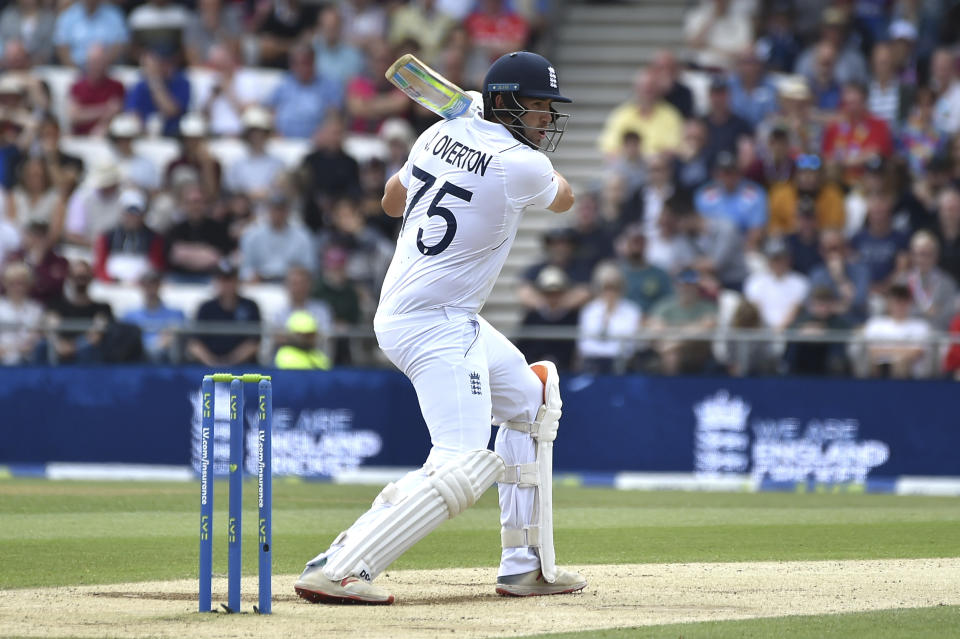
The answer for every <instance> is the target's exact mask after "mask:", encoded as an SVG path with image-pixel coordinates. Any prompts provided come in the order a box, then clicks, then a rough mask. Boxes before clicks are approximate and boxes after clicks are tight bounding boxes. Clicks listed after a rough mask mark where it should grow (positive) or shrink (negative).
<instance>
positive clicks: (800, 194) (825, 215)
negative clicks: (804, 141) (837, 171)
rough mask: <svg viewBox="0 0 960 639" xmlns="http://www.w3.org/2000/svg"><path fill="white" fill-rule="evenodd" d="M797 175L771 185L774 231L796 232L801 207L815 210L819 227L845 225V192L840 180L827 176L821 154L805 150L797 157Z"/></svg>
mask: <svg viewBox="0 0 960 639" xmlns="http://www.w3.org/2000/svg"><path fill="white" fill-rule="evenodd" d="M795 166H796V172H795V173H794V176H793V179H792V180H789V181H785V182H777V183H776V184H774V185H773V186H771V187H770V223H769V225H768V227H767V230H768V231H769V232H770V233H772V234H777V235H782V234H787V233H792V232H794V231H795V230H796V228H797V217H798V215H799V212H800V211H812V212H813V214H814V217H815V219H816V226H817V228H819V229H830V228H832V229H842V228H843V227H844V195H843V191H842V190H841V189H840V187H839V186H837V185H836V184H834V183H832V182H829V181H827V180H826V178H825V175H824V172H823V165H822V163H821V161H820V157H819V156H817V155H814V154H812V153H805V154H803V155H800V156H798V157H797V159H796V162H795Z"/></svg>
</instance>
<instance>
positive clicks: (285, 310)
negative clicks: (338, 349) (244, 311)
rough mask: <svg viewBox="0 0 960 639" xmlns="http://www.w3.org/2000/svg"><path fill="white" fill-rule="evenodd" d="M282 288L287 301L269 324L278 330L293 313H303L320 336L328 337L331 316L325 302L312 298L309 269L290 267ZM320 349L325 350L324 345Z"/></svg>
mask: <svg viewBox="0 0 960 639" xmlns="http://www.w3.org/2000/svg"><path fill="white" fill-rule="evenodd" d="M284 286H285V287H286V290H287V301H286V303H285V304H284V305H283V306H281V307H280V308H278V309H276V310H275V311H274V312H273V315H272V316H271V317H270V324H271V325H273V326H274V327H275V328H280V327H282V326H284V325H285V324H286V323H287V320H288V319H289V318H290V317H291V315H293V314H294V313H298V312H305V313H307V314H309V315H310V316H311V317H312V318H313V321H314V322H316V325H317V327H318V330H319V331H320V334H321V335H323V336H326V335H329V334H330V332H331V330H333V314H332V313H331V311H330V307H329V306H328V305H327V303H326V302H322V301H320V300H318V299H315V298H314V297H312V292H313V274H312V273H311V272H310V269H308V268H306V267H303V266H299V265H296V266H291V267H290V270H288V271H287V277H286V279H285V280H284ZM321 347H324V348H323V350H326V348H325V344H323V343H321Z"/></svg>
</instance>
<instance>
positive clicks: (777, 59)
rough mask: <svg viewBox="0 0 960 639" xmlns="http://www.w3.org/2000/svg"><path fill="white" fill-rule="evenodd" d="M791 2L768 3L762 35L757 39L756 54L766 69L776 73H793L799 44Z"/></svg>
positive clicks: (777, 1) (784, 0) (780, 0)
mask: <svg viewBox="0 0 960 639" xmlns="http://www.w3.org/2000/svg"><path fill="white" fill-rule="evenodd" d="M794 18H795V16H794V7H793V3H792V2H791V0H775V1H774V2H771V3H768V8H767V11H766V12H765V19H764V20H765V21H764V25H763V33H762V34H760V37H759V38H758V39H757V52H758V53H759V54H760V56H761V57H762V58H763V59H764V60H765V61H766V66H767V69H769V70H770V71H774V72H778V73H790V72H792V71H793V67H794V64H795V62H796V60H797V56H799V55H800V43H799V40H798V38H797V33H798V29H797V25H796V23H795V21H794Z"/></svg>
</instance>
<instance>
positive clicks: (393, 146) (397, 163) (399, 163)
mask: <svg viewBox="0 0 960 639" xmlns="http://www.w3.org/2000/svg"><path fill="white" fill-rule="evenodd" d="M379 137H380V139H381V140H383V141H384V142H385V143H386V145H387V158H386V162H385V163H384V175H385V176H389V175H393V174H394V173H398V172H399V171H400V169H402V168H403V165H404V164H406V162H407V158H408V157H409V156H410V149H412V148H413V144H414V143H415V142H416V141H417V133H416V131H414V130H413V127H412V126H411V125H410V123H409V122H407V121H406V120H404V119H402V118H390V119H389V120H385V121H384V123H383V126H381V127H380V134H379Z"/></svg>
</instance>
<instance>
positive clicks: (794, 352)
mask: <svg viewBox="0 0 960 639" xmlns="http://www.w3.org/2000/svg"><path fill="white" fill-rule="evenodd" d="M790 328H791V329H792V330H794V331H797V332H799V333H800V334H802V335H805V336H810V337H815V336H822V335H823V334H824V333H826V332H827V331H848V330H850V329H852V328H853V324H852V323H851V322H850V319H849V317H848V316H847V315H846V313H845V312H844V311H843V304H842V302H841V301H840V300H839V299H838V298H837V295H836V292H835V291H834V290H833V289H832V288H830V287H827V286H819V287H816V288H814V289H813V290H812V291H811V292H810V299H809V300H808V301H807V303H806V304H805V305H804V307H803V308H801V309H800V312H799V313H798V314H797V317H796V319H795V320H794V321H793V324H792V325H791V326H790ZM784 363H785V364H786V367H787V372H789V373H790V374H791V375H814V376H824V375H842V374H845V373H847V371H848V370H849V368H850V365H849V362H848V361H847V356H846V352H845V345H844V344H840V343H832V344H831V343H829V342H820V341H816V342H809V341H803V342H800V341H797V342H790V343H789V344H787V349H786V352H785V353H784Z"/></svg>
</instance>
